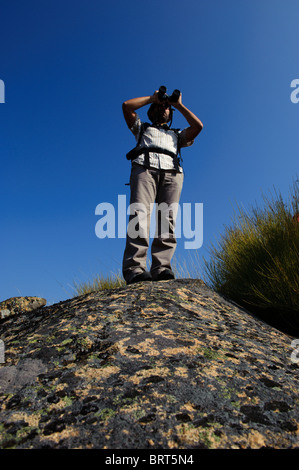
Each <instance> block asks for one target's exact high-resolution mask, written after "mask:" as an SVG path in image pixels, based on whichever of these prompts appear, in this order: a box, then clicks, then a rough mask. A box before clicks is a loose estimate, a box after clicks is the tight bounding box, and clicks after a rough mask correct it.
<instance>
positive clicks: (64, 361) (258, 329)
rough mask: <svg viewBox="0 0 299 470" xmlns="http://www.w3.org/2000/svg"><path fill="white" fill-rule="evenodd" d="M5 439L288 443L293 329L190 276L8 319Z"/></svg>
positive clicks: (153, 445) (33, 442)
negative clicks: (272, 322)
mask: <svg viewBox="0 0 299 470" xmlns="http://www.w3.org/2000/svg"><path fill="white" fill-rule="evenodd" d="M0 338H1V340H3V341H4V344H5V362H4V363H3V364H1V368H0V391H1V399H0V406H1V412H0V423H1V424H0V446H1V447H2V448H9V447H16V448H102V449H104V448H106V449H134V448H135V449H159V448H162V449H176V448H181V449H189V448H226V449H231V448H263V447H272V448H295V447H297V446H298V434H297V430H298V426H297V424H298V409H297V408H296V406H297V403H296V400H297V399H298V395H297V392H298V365H297V364H296V362H295V361H293V362H292V359H291V354H292V352H293V349H292V347H291V343H292V338H291V337H289V336H287V335H285V334H284V333H281V332H280V331H278V330H275V329H274V328H272V327H270V326H268V325H267V324H265V323H263V322H262V321H260V320H258V319H256V318H254V317H253V316H252V315H250V314H249V313H247V312H246V311H244V310H242V309H240V308H239V307H238V306H236V305H235V304H233V303H230V302H229V301H227V300H225V299H224V298H223V297H221V296H219V295H217V294H216V293H215V292H213V291H211V290H210V289H209V288H207V287H206V286H205V285H204V283H203V282H201V281H198V280H176V281H162V282H158V283H140V284H134V285H131V286H128V287H124V288H119V289H112V290H108V291H103V292H96V293H91V294H87V295H84V296H80V297H77V298H75V299H71V300H67V301H64V302H61V303H59V304H56V305H52V306H50V307H43V308H41V309H39V310H35V311H33V312H27V313H23V314H22V313H21V314H19V315H17V316H14V317H8V318H4V319H2V320H1V322H0Z"/></svg>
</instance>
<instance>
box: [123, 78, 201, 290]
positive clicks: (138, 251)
mask: <svg viewBox="0 0 299 470" xmlns="http://www.w3.org/2000/svg"><path fill="white" fill-rule="evenodd" d="M162 88H164V90H161V89H162ZM163 92H164V93H163ZM165 92H166V88H165V87H161V88H160V90H159V91H156V92H155V93H154V94H153V95H152V96H145V97H140V98H133V99H131V100H128V101H125V102H124V103H123V105H122V108H123V113H124V118H125V120H126V123H127V125H128V127H129V129H130V130H131V131H132V133H133V134H134V136H135V138H136V141H137V147H135V149H133V150H132V151H131V152H129V154H128V155H127V158H128V159H130V160H131V161H132V169H131V177H130V189H131V195H130V209H131V213H130V221H131V222H132V219H136V217H137V220H138V235H137V236H136V231H135V232H134V230H132V227H130V221H129V225H128V231H127V240H126V248H125V252H124V257H123V276H124V279H125V281H126V283H127V284H133V283H135V282H139V281H160V280H167V279H174V274H173V272H172V269H171V265H170V262H171V259H172V256H173V254H174V251H175V248H176V239H175V233H174V232H175V217H176V211H175V209H174V210H173V208H177V206H178V203H179V199H180V195H181V191H182V186H183V178H184V175H183V169H182V166H181V161H180V157H179V150H180V149H181V148H182V147H188V146H190V145H192V144H193V141H194V139H195V137H196V136H197V135H198V134H199V133H200V131H201V130H202V128H203V124H202V122H201V121H200V120H199V119H198V118H197V117H196V116H195V115H194V114H193V113H192V112H191V111H190V110H189V109H187V108H186V106H184V105H183V103H182V95H181V93H180V92H179V91H178V90H175V92H174V93H173V94H172V96H171V97H169V96H168V95H167V94H166V93H165ZM175 93H176V95H175ZM146 105H150V108H149V110H148V113H147V114H148V117H149V119H150V121H151V124H149V123H142V122H141V120H140V118H139V116H138V114H137V113H136V110H137V109H139V108H141V107H143V106H146ZM172 106H173V107H174V108H176V109H177V110H178V111H180V112H181V114H182V115H183V116H184V117H185V119H186V120H187V122H188V124H189V127H186V128H185V129H184V130H182V131H179V130H177V129H171V128H170V126H169V124H168V123H169V122H170V125H171V122H172V114H173V108H172ZM154 203H156V204H158V207H159V208H160V207H162V209H161V219H162V222H161V223H162V225H163V221H164V223H165V221H166V222H167V233H166V234H165V231H163V230H159V228H158V226H157V230H156V235H155V238H154V240H153V242H152V246H151V255H152V265H151V269H150V272H147V271H146V257H147V250H148V247H149V229H150V217H151V210H152V208H153V205H154ZM163 203H164V204H163ZM163 208H164V209H163ZM159 210H160V209H159ZM157 224H158V222H157ZM164 227H165V226H164ZM133 232H134V233H133Z"/></svg>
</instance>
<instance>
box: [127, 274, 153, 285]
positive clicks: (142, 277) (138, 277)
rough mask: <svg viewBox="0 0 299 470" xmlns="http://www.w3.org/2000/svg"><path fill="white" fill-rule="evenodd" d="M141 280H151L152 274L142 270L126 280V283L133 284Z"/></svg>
mask: <svg viewBox="0 0 299 470" xmlns="http://www.w3.org/2000/svg"><path fill="white" fill-rule="evenodd" d="M142 281H152V276H151V274H150V273H148V272H147V271H144V272H143V273H140V274H136V276H134V277H132V279H130V280H129V281H127V284H128V285H129V284H135V282H142Z"/></svg>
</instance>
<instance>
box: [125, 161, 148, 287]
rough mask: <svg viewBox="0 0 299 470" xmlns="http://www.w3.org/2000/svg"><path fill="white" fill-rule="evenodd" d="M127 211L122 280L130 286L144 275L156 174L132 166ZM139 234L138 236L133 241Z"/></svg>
mask: <svg viewBox="0 0 299 470" xmlns="http://www.w3.org/2000/svg"><path fill="white" fill-rule="evenodd" d="M130 188H131V196H130V208H131V215H130V218H129V224H128V230H127V240H126V248H125V252H124V257H123V276H124V279H125V281H126V282H127V283H130V282H131V280H132V279H133V277H135V276H136V275H137V274H142V273H144V272H145V271H146V256H147V250H148V246H149V230H150V216H151V214H150V209H151V204H153V203H154V201H155V197H156V183H155V172H154V171H151V170H148V169H147V168H146V167H144V166H141V165H136V164H135V165H134V164H133V165H132V170H131V178H130ZM137 232H138V236H137V237H136V235H137Z"/></svg>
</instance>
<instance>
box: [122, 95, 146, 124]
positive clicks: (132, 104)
mask: <svg viewBox="0 0 299 470" xmlns="http://www.w3.org/2000/svg"><path fill="white" fill-rule="evenodd" d="M153 100H154V95H153V96H142V97H140V98H132V99H131V100H127V101H124V103H123V105H122V108H123V113H124V118H125V120H126V123H127V125H128V127H129V129H131V127H132V126H133V124H134V123H135V120H136V112H135V111H136V110H137V109H139V108H142V107H143V106H146V105H147V104H151V103H153Z"/></svg>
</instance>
